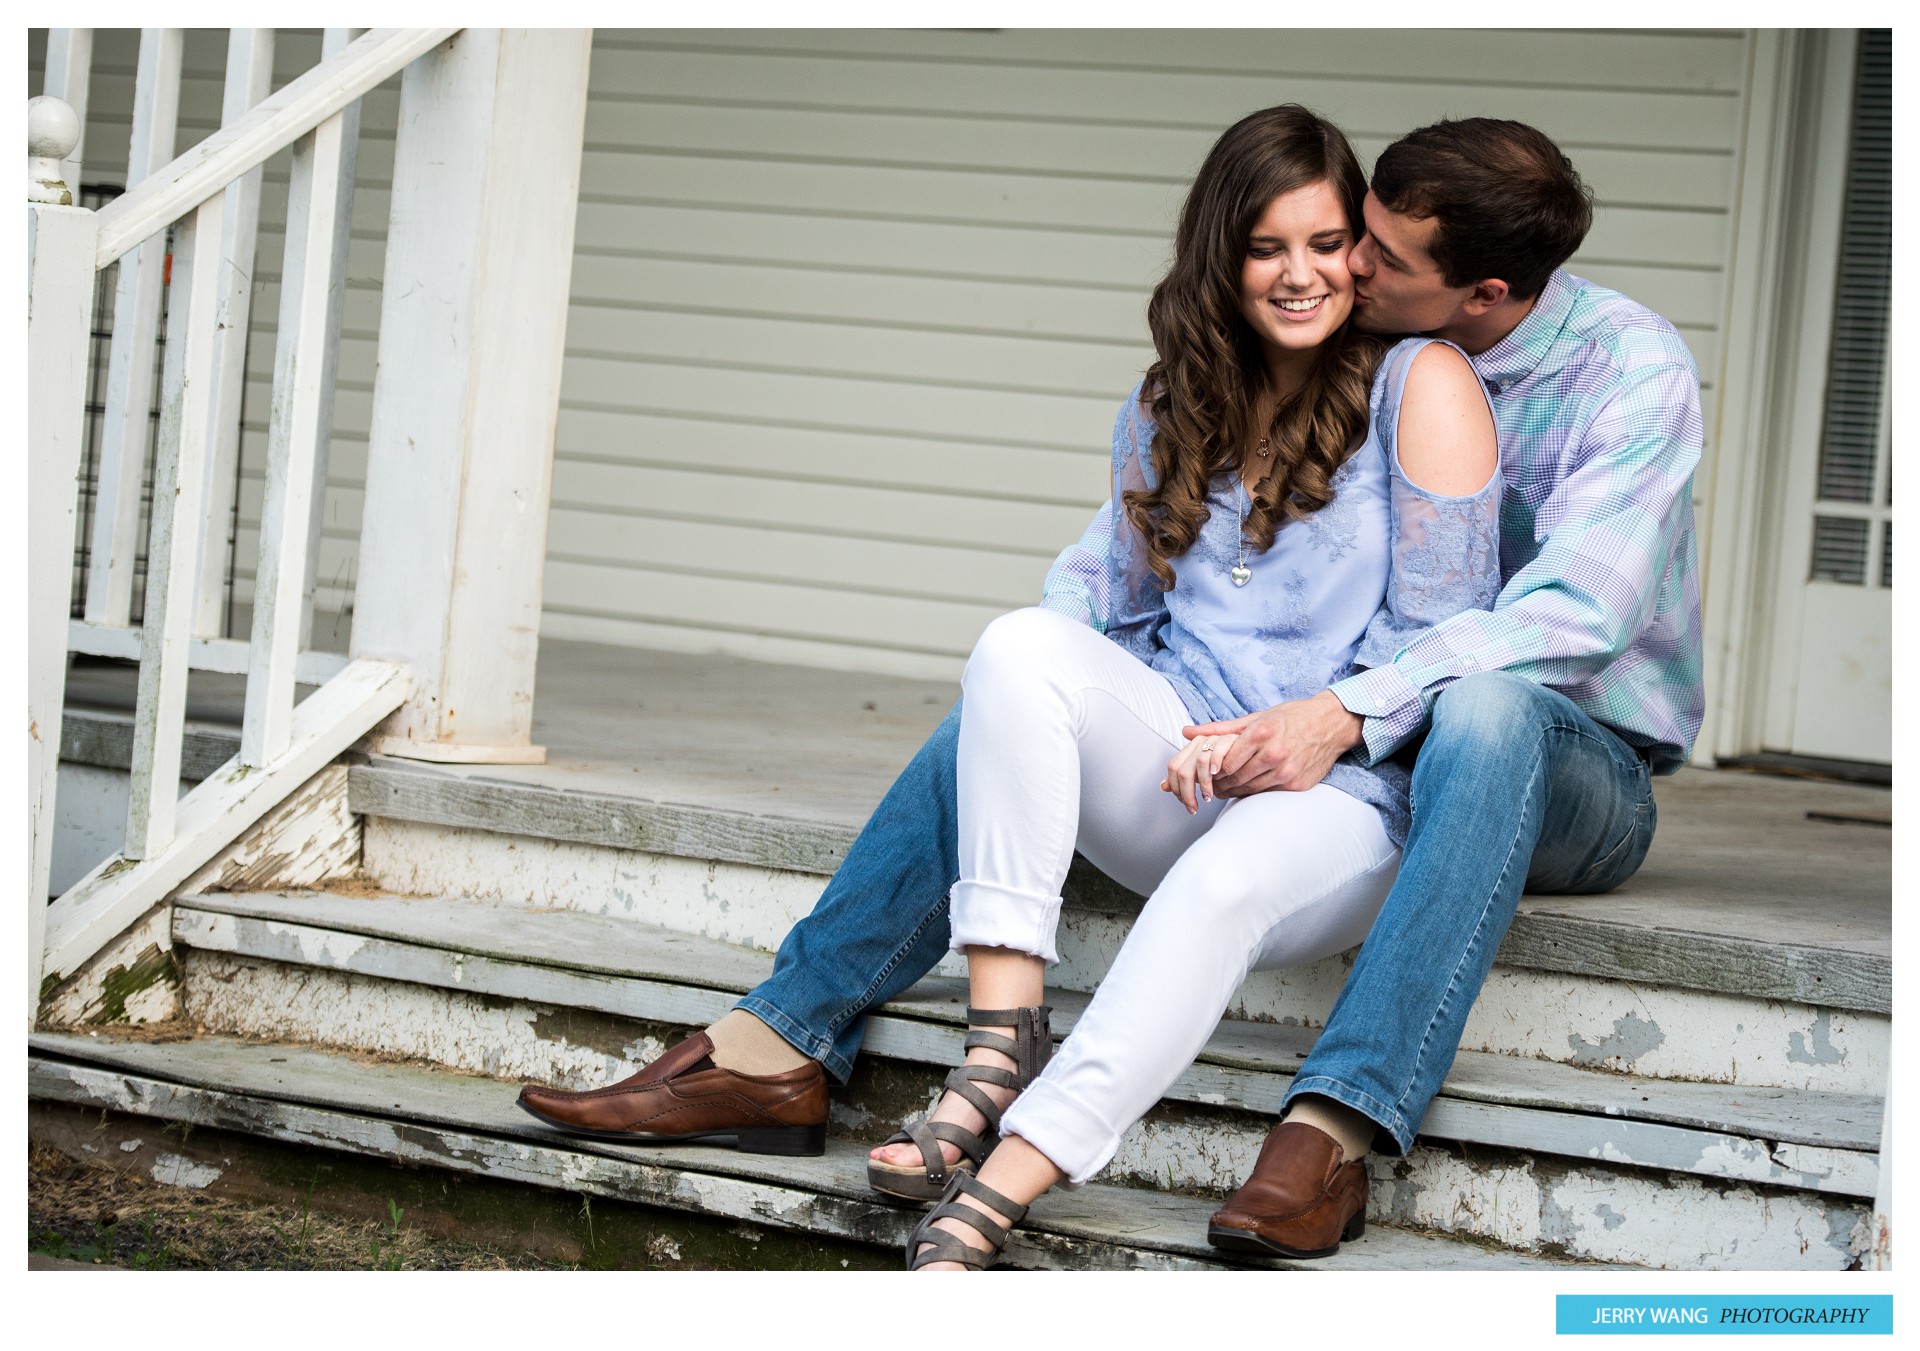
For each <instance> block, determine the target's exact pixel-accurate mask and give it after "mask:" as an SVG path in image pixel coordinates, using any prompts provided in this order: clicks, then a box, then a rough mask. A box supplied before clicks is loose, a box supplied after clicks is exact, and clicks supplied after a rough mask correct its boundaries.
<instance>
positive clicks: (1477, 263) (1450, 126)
mask: <svg viewBox="0 0 1920 1351" xmlns="http://www.w3.org/2000/svg"><path fill="white" fill-rule="evenodd" d="M1373 195H1374V196H1375V197H1376V198H1378V199H1379V201H1380V204H1381V205H1382V206H1384V207H1386V208H1387V210H1389V211H1392V212H1394V213H1396V214H1398V215H1403V216H1412V217H1413V218H1415V219H1416V220H1426V219H1429V218H1431V219H1435V220H1438V221H1439V222H1440V228H1439V230H1438V231H1437V232H1436V233H1435V235H1434V240H1433V246H1432V249H1431V252H1432V254H1433V260H1434V262H1436V263H1438V264H1439V265H1440V271H1441V274H1442V277H1443V278H1444V280H1445V281H1446V284H1447V285H1448V286H1471V285H1472V284H1473V283H1475V282H1478V281H1485V280H1487V279H1489V278H1498V279H1499V280H1501V281H1504V282H1505V283H1506V284H1507V286H1508V289H1509V290H1510V292H1511V293H1512V294H1513V295H1515V296H1517V297H1519V298H1520V299H1522V300H1524V299H1526V298H1527V297H1529V296H1536V295H1539V294H1540V291H1541V288H1543V287H1544V286H1545V285H1546V284H1547V278H1548V277H1550V276H1552V275H1553V270H1554V269H1555V268H1557V267H1559V266H1560V264H1562V263H1564V262H1566V261H1567V259H1569V258H1571V257H1572V256H1573V251H1574V250H1575V249H1577V248H1579V247H1580V242H1581V241H1582V240H1584V239H1585V238H1586V237H1587V231H1588V229H1589V228H1591V227H1592V225H1593V192H1592V191H1591V190H1590V189H1589V188H1588V187H1587V185H1586V184H1585V183H1582V182H1581V181H1580V175H1579V174H1577V173H1575V172H1574V169H1573V164H1572V162H1571V161H1569V160H1568V159H1567V157H1566V156H1565V155H1563V154H1561V153H1560V147H1559V146H1557V145H1555V144H1554V143H1553V141H1552V140H1551V139H1550V138H1548V136H1547V135H1546V133H1544V132H1541V131H1538V130H1536V129H1534V128H1533V127H1530V126H1528V125H1527V124H1526V123H1524V122H1507V121H1502V120H1500V119H1498V118H1492V117H1466V118H1461V119H1460V120H1458V121H1452V122H1435V123H1434V124H1433V125H1432V126H1428V127H1421V128H1420V129H1419V130H1418V131H1410V132H1408V133H1407V134H1406V135H1405V136H1402V137H1401V138H1400V139H1399V140H1397V141H1395V142H1394V143H1393V144H1392V145H1390V146H1388V147H1387V148H1386V149H1385V150H1383V151H1381V152H1380V158H1379V160H1378V161H1376V162H1375V164H1374V166H1373Z"/></svg>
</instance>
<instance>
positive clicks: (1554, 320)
mask: <svg viewBox="0 0 1920 1351" xmlns="http://www.w3.org/2000/svg"><path fill="white" fill-rule="evenodd" d="M1578 293H1579V288H1578V287H1577V286H1576V285H1575V283H1574V280H1573V278H1571V277H1569V276H1568V275H1567V274H1566V273H1565V272H1564V271H1562V270H1561V269H1559V268H1555V269H1554V272H1553V275H1552V276H1551V277H1548V278H1547V284H1546V285H1545V286H1544V287H1542V288H1541V289H1540V298H1539V299H1538V300H1536V301H1534V303H1533V308H1532V309H1531V310H1529V311H1528V312H1527V317H1526V318H1524V319H1522V320H1521V321H1520V323H1519V326H1518V327H1516V328H1515V329H1514V330H1513V332H1511V333H1509V334H1507V336H1506V337H1504V338H1502V339H1500V341H1499V342H1497V343H1495V344H1494V345H1493V346H1491V347H1489V348H1488V349H1487V350H1486V351H1484V352H1482V353H1481V354H1480V355H1479V356H1477V357H1475V358H1474V359H1473V369H1474V370H1475V371H1476V372H1478V374H1479V376H1480V378H1481V380H1483V381H1485V382H1486V384H1487V387H1488V388H1489V389H1491V390H1493V391H1494V392H1495V393H1498V392H1500V391H1502V390H1504V389H1506V388H1507V386H1509V385H1511V384H1512V383H1513V382H1514V381H1516V380H1519V379H1521V378H1522V377H1524V376H1527V375H1530V374H1532V373H1533V370H1534V368H1535V367H1537V366H1539V364H1540V363H1541V362H1542V361H1543V360H1545V359H1546V355H1547V353H1548V352H1549V351H1551V350H1552V348H1553V343H1554V339H1556V338H1558V337H1559V336H1560V330H1561V329H1563V328H1565V327H1566V324H1567V319H1568V318H1569V317H1570V316H1571V315H1572V314H1573V302H1574V299H1575V298H1576V296H1577V295H1578Z"/></svg>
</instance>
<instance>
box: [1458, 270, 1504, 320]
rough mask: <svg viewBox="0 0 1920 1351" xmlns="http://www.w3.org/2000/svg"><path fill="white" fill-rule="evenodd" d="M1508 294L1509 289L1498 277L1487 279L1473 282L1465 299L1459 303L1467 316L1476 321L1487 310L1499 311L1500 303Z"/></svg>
mask: <svg viewBox="0 0 1920 1351" xmlns="http://www.w3.org/2000/svg"><path fill="white" fill-rule="evenodd" d="M1509 294H1510V288H1509V287H1508V286H1507V284H1506V283H1505V282H1503V281H1501V280H1500V279H1499V278H1498V277H1489V278H1487V279H1486V280H1485V281H1477V282H1475V283H1474V284H1473V289H1472V290H1471V291H1469V292H1467V298H1466V299H1465V300H1463V301H1461V302H1460V303H1461V305H1462V307H1463V308H1465V310H1466V312H1467V313H1468V314H1471V315H1472V316H1474V317H1475V318H1476V319H1477V318H1479V317H1480V316H1481V315H1483V314H1485V313H1487V312H1488V311H1489V310H1496V309H1499V308H1500V303H1501V302H1502V301H1504V300H1505V299H1506V298H1507V296H1508V295H1509Z"/></svg>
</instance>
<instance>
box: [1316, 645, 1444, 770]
mask: <svg viewBox="0 0 1920 1351" xmlns="http://www.w3.org/2000/svg"><path fill="white" fill-rule="evenodd" d="M1330 688H1331V689H1332V690H1333V697H1334V698H1336V699H1338V700H1339V701H1340V702H1341V704H1342V705H1343V706H1345V708H1346V710H1347V712H1349V713H1358V714H1359V715H1360V716H1361V717H1362V718H1363V719H1365V721H1364V722H1363V723H1362V724H1361V729H1360V740H1361V744H1362V745H1363V746H1364V747H1365V748H1366V754H1365V755H1364V756H1363V757H1361V758H1362V762H1363V763H1365V764H1368V765H1376V764H1378V763H1380V761H1382V760H1384V759H1386V758H1387V757H1388V756H1389V755H1392V754H1393V753H1394V752H1395V751H1397V750H1399V749H1400V748H1401V747H1402V746H1404V745H1406V744H1407V742H1408V741H1409V740H1410V739H1411V738H1412V737H1413V736H1414V735H1415V734H1416V733H1417V732H1419V730H1420V729H1421V727H1422V726H1424V725H1425V724H1426V721H1427V703H1426V699H1425V698H1424V697H1423V696H1422V695H1421V692H1420V689H1419V687H1418V686H1416V685H1415V684H1414V683H1413V682H1412V681H1410V680H1408V679H1407V678H1406V677H1405V676H1404V675H1402V674H1401V673H1400V668H1399V667H1397V666H1393V665H1387V666H1376V667H1374V668H1373V669H1372V670H1370V671H1362V672H1360V673H1359V674H1358V675H1351V676H1348V677H1347V678H1346V679H1345V680H1341V681H1338V682H1336V683H1335V684H1334V685H1332V686H1331V687H1330Z"/></svg>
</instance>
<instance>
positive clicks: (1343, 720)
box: [1167, 690, 1365, 811]
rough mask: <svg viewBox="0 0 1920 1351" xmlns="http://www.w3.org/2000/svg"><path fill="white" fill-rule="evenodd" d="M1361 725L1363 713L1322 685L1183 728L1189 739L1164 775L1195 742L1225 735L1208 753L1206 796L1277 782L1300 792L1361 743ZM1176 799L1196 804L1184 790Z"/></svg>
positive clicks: (1264, 788) (1247, 793)
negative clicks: (1306, 694)
mask: <svg viewBox="0 0 1920 1351" xmlns="http://www.w3.org/2000/svg"><path fill="white" fill-rule="evenodd" d="M1364 726H1365V719H1363V718H1362V717H1361V716H1360V715H1359V714H1357V713H1349V712H1348V711H1347V709H1346V706H1345V705H1343V704H1342V703H1341V702H1340V701H1339V700H1338V699H1337V698H1335V697H1334V695H1333V692H1332V691H1331V690H1322V691H1320V693H1318V694H1316V695H1314V696H1313V697H1312V698H1311V699H1295V700H1292V701H1290V702H1288V703H1284V704H1276V705H1274V706H1273V707H1272V708H1269V709H1267V710H1265V711H1264V712H1260V713H1249V714H1247V715H1246V716H1245V717H1242V718H1232V719H1229V720H1228V721H1226V722H1207V723H1201V724H1200V725H1199V726H1198V727H1188V728H1186V729H1185V734H1186V735H1187V736H1188V737H1189V738H1191V740H1190V741H1189V742H1188V743H1187V749H1186V750H1184V751H1182V752H1181V753H1180V755H1178V756H1175V757H1174V760H1173V764H1171V765H1169V766H1168V767H1167V778H1168V781H1169V782H1170V783H1171V782H1177V780H1176V777H1175V773H1174V771H1175V769H1176V768H1177V767H1178V766H1179V765H1180V762H1181V759H1182V758H1183V757H1185V756H1186V755H1187V754H1188V752H1190V751H1192V750H1193V748H1194V747H1195V746H1198V745H1202V744H1203V743H1205V744H1206V745H1208V746H1212V745H1213V743H1216V742H1218V741H1220V740H1222V739H1225V740H1226V741H1227V742H1228V743H1229V744H1228V745H1227V746H1226V747H1225V748H1224V750H1223V751H1222V752H1221V754H1219V755H1218V756H1217V757H1210V758H1209V764H1208V766H1207V769H1208V773H1207V776H1206V781H1205V792H1206V794H1207V796H1208V797H1212V796H1215V795H1218V796H1220V797H1251V796H1252V795H1253V794H1255V793H1265V792H1270V791H1271V790H1273V789H1276V788H1279V789H1284V790H1286V791H1288V792H1294V793H1298V792H1304V791H1306V790H1307V789H1309V788H1311V787H1313V786H1314V785H1315V784H1316V783H1319V782H1320V780H1322V779H1324V778H1326V776H1327V771H1328V770H1329V769H1331V768H1333V762H1334V761H1335V760H1338V759H1339V758H1340V757H1341V755H1343V754H1344V753H1345V752H1347V751H1348V750H1351V749H1352V748H1353V747H1355V746H1357V745H1359V744H1360V734H1361V729H1362V728H1363V727H1364ZM1168 791H1170V792H1177V791H1178V790H1177V789H1171V788H1170V789H1169V790H1168ZM1181 801H1182V802H1187V804H1188V810H1189V811H1192V810H1195V807H1194V806H1193V804H1192V802H1190V801H1189V800H1188V798H1186V797H1185V796H1182V797H1181Z"/></svg>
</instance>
